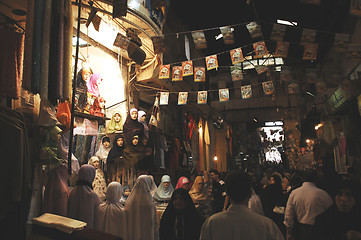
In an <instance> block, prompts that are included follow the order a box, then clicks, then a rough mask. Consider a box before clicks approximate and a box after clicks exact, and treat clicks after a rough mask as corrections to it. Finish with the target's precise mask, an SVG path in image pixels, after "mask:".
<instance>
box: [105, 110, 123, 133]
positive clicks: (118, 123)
mask: <svg viewBox="0 0 361 240" xmlns="http://www.w3.org/2000/svg"><path fill="white" fill-rule="evenodd" d="M122 130H123V122H122V115H121V114H120V112H118V111H116V112H114V113H113V115H112V118H111V119H110V121H109V123H108V124H107V127H106V132H107V133H116V132H119V131H122Z"/></svg>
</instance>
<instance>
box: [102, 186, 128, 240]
mask: <svg viewBox="0 0 361 240" xmlns="http://www.w3.org/2000/svg"><path fill="white" fill-rule="evenodd" d="M121 195H122V185H120V183H118V182H111V183H109V185H108V188H107V192H106V198H107V200H106V202H105V203H103V204H100V205H99V207H98V209H97V212H96V218H95V229H96V230H99V231H102V232H105V233H109V234H113V235H115V236H118V237H121V238H123V239H128V237H127V222H126V215H125V210H124V208H123V207H122V205H121V204H120V202H119V200H120V197H121Z"/></svg>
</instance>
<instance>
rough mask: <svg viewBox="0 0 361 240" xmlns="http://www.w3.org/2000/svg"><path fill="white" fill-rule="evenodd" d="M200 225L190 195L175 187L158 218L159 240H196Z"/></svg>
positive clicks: (200, 222)
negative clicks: (161, 214)
mask: <svg viewBox="0 0 361 240" xmlns="http://www.w3.org/2000/svg"><path fill="white" fill-rule="evenodd" d="M201 227H202V221H201V217H200V216H199V214H198V212H197V210H196V208H195V206H194V203H193V201H192V199H191V197H190V196H189V194H188V193H187V191H186V190H185V189H183V188H178V189H176V190H175V191H174V192H173V195H172V198H171V200H170V202H169V204H168V206H167V208H166V210H165V211H164V214H163V216H162V219H161V220H160V228H159V237H160V240H196V239H197V240H198V239H199V235H200V231H201Z"/></svg>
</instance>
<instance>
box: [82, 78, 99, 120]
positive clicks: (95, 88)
mask: <svg viewBox="0 0 361 240" xmlns="http://www.w3.org/2000/svg"><path fill="white" fill-rule="evenodd" d="M102 81H103V78H102V76H101V75H100V74H99V73H94V74H92V75H91V77H90V79H89V81H88V82H87V83H86V86H87V88H88V93H87V96H88V105H87V107H86V109H85V111H86V112H88V113H89V111H90V108H91V106H93V104H94V100H95V99H96V98H97V97H99V96H100V93H99V85H100V83H101V82H102Z"/></svg>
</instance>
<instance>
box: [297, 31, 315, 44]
mask: <svg viewBox="0 0 361 240" xmlns="http://www.w3.org/2000/svg"><path fill="white" fill-rule="evenodd" d="M315 38H316V30H313V29H306V28H305V29H303V30H302V35H301V41H300V42H301V45H302V44H304V43H314V42H315Z"/></svg>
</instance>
